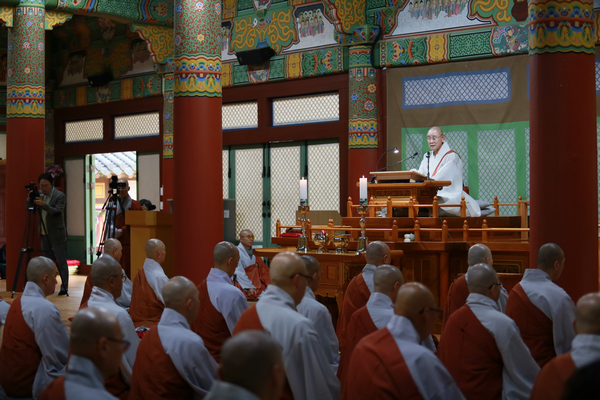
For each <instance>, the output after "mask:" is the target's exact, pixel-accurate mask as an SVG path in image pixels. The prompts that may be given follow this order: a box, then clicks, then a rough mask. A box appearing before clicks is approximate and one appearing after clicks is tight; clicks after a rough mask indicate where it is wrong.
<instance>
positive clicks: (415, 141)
mask: <svg viewBox="0 0 600 400" xmlns="http://www.w3.org/2000/svg"><path fill="white" fill-rule="evenodd" d="M423 135H424V134H420V133H407V134H406V153H404V158H406V157H408V156H410V155H411V154H415V151H416V152H418V153H419V155H418V156H417V157H415V158H413V159H411V160H408V161H405V162H404V163H403V164H402V168H399V169H404V170H409V169H412V168H414V169H419V166H420V165H421V160H422V159H423V154H422V150H423ZM390 154H391V152H390V153H388V160H389V155H390ZM398 161H400V160H398Z"/></svg>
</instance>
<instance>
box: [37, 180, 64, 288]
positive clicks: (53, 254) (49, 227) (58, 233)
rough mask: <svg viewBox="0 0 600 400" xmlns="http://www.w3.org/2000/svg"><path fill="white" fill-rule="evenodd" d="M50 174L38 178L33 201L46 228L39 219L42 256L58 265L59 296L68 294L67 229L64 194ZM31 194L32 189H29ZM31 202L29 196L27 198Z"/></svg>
mask: <svg viewBox="0 0 600 400" xmlns="http://www.w3.org/2000/svg"><path fill="white" fill-rule="evenodd" d="M53 180H54V179H53V178H52V175H50V174H49V173H43V174H41V175H40V176H39V178H38V184H39V185H40V190H41V193H40V195H41V196H40V197H36V198H35V200H34V201H33V202H34V203H35V205H36V206H38V207H39V208H40V209H41V219H42V220H43V221H44V226H45V227H46V230H44V229H43V228H42V223H41V221H40V226H39V233H40V238H41V243H42V252H43V254H44V257H48V258H50V259H52V260H53V261H54V262H56V264H57V265H58V272H59V274H60V279H61V281H62V282H61V285H60V292H59V293H58V295H59V296H63V295H67V296H68V295H69V292H68V290H69V267H68V266H67V229H66V228H65V218H64V210H65V205H66V196H65V194H64V193H63V192H61V191H60V190H58V189H56V188H55V187H54V186H53V184H52V182H53ZM29 193H30V194H31V193H32V191H31V190H30V191H29ZM27 203H28V204H29V205H30V204H31V196H30V197H29V198H27Z"/></svg>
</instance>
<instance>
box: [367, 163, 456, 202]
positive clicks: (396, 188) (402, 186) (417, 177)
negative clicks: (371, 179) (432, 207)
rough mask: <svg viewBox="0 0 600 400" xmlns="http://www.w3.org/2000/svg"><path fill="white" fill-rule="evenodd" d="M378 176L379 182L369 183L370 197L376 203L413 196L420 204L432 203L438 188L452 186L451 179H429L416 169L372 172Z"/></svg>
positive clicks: (404, 199)
mask: <svg viewBox="0 0 600 400" xmlns="http://www.w3.org/2000/svg"><path fill="white" fill-rule="evenodd" d="M371 175H376V176H377V183H371V184H369V185H367V188H368V191H369V198H371V197H372V198H373V199H374V200H375V202H376V203H385V202H387V199H388V197H391V198H392V201H406V202H408V200H409V199H410V198H411V197H412V198H413V199H414V200H416V201H417V203H419V204H432V203H433V198H434V197H435V196H436V195H437V192H438V190H440V189H442V188H443V187H444V186H450V185H451V184H452V182H451V181H434V180H427V177H426V176H425V175H422V174H420V173H418V172H416V171H384V172H371Z"/></svg>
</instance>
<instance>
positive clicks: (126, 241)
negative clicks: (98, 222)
mask: <svg viewBox="0 0 600 400" xmlns="http://www.w3.org/2000/svg"><path fill="white" fill-rule="evenodd" d="M128 211H143V208H142V205H141V204H140V203H139V202H138V201H136V200H133V199H132V200H131V207H130V208H129V210H128ZM115 226H116V227H117V229H121V231H122V232H123V233H122V235H121V236H120V237H118V238H117V239H119V241H120V242H121V246H123V250H122V255H121V260H120V261H119V264H121V267H122V268H123V269H124V270H125V273H126V274H127V276H131V234H130V233H129V226H127V225H125V213H120V214H117V216H116V217H115Z"/></svg>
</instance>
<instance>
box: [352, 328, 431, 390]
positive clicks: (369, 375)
mask: <svg viewBox="0 0 600 400" xmlns="http://www.w3.org/2000/svg"><path fill="white" fill-rule="evenodd" d="M343 385H344V388H343V391H342V392H343V397H342V398H343V399H345V400H364V399H377V400H385V399H390V400H392V399H394V400H396V399H402V400H417V399H422V398H423V397H422V396H421V393H419V389H418V388H417V385H416V384H415V381H414V380H413V378H412V375H411V374H410V371H409V369H408V366H407V365H406V362H405V361H404V357H403V356H402V353H401V352H400V349H398V345H397V344H396V341H395V340H394V338H393V337H392V335H391V334H390V331H389V330H388V329H387V328H383V329H380V330H378V331H376V332H375V333H372V334H370V335H368V336H367V337H365V338H364V339H363V340H362V341H361V342H360V343H359V344H358V345H357V346H356V349H355V350H354V352H353V357H352V359H351V360H350V364H349V366H348V372H347V376H346V380H345V382H343Z"/></svg>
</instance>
